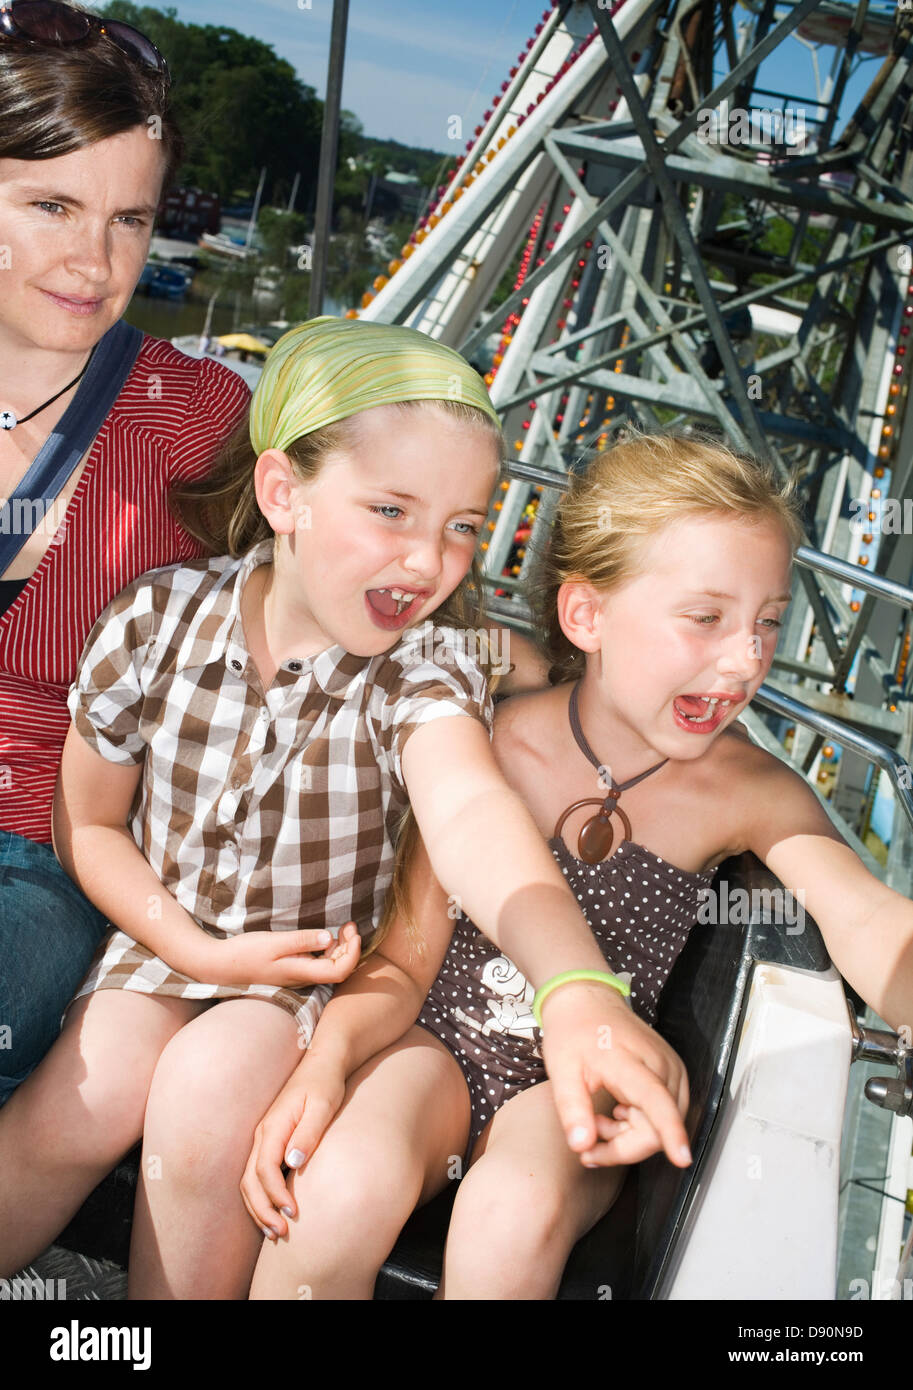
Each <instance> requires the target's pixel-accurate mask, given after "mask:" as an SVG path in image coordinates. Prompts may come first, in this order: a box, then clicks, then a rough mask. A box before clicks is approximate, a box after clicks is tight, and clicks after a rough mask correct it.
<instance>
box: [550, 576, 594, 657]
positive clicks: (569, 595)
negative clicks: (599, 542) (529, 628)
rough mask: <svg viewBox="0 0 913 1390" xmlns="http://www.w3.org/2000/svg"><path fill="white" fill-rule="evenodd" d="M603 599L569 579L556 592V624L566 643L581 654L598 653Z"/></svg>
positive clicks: (584, 581)
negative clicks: (569, 643) (559, 626)
mask: <svg viewBox="0 0 913 1390" xmlns="http://www.w3.org/2000/svg"><path fill="white" fill-rule="evenodd" d="M602 603H603V596H602V595H601V594H600V593H599V592H598V590H596V589H594V588H593V586H592V584H589V583H587V581H586V580H583V579H579V580H578V579H569V580H568V581H567V582H566V583H564V584H562V585H561V588H560V589H559V590H558V599H557V606H558V621H559V623H560V624H561V630H562V632H563V633H564V635H565V637H566V638H567V639H568V641H569V642H573V644H574V646H575V647H577V648H579V650H580V651H582V652H597V651H599V648H600V645H601V642H602Z"/></svg>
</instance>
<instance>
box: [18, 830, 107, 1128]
mask: <svg viewBox="0 0 913 1390" xmlns="http://www.w3.org/2000/svg"><path fill="white" fill-rule="evenodd" d="M106 927H107V918H106V917H105V916H104V914H103V913H101V912H99V911H98V909H97V908H96V907H94V906H93V905H92V903H90V902H89V899H88V898H87V897H85V895H84V894H83V893H81V892H80V890H79V889H78V888H77V887H76V884H75V883H74V882H73V880H72V879H71V878H69V877H68V876H67V874H66V873H65V872H64V870H63V869H62V868H61V866H60V864H59V863H58V862H57V857H56V855H55V854H54V851H53V849H52V847H51V846H50V845H41V844H37V843H36V842H35V841H34V840H26V839H23V837H22V836H21V835H14V834H12V832H11V831H9V830H0V1105H2V1104H3V1102H4V1101H6V1100H8V1099H9V1097H10V1096H11V1095H12V1093H13V1091H15V1089H16V1087H17V1086H18V1085H19V1083H20V1081H24V1080H25V1078H26V1077H27V1076H28V1074H29V1072H30V1071H32V1069H33V1068H34V1067H36V1066H37V1065H38V1063H39V1062H40V1061H41V1059H42V1057H43V1056H44V1054H45V1053H46V1052H47V1050H48V1048H49V1047H50V1046H51V1044H52V1043H53V1041H54V1039H55V1038H56V1037H57V1034H58V1032H59V1031H60V1021H61V1016H62V1014H63V1011H64V1009H65V1008H66V1006H67V1005H68V1004H69V1002H70V1000H71V999H72V998H73V995H74V994H75V993H76V990H77V989H78V987H79V985H80V983H81V981H82V979H83V976H84V975H85V973H86V971H87V970H88V968H89V962H90V961H91V959H92V955H93V953H94V951H95V947H96V946H97V944H98V942H99V941H100V940H101V937H102V936H103V935H104V932H105V929H106Z"/></svg>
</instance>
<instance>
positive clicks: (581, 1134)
mask: <svg viewBox="0 0 913 1390" xmlns="http://www.w3.org/2000/svg"><path fill="white" fill-rule="evenodd" d="M587 1137H588V1136H587V1132H586V1130H585V1129H584V1127H583V1125H576V1126H575V1128H574V1129H572V1130H571V1132H570V1134H569V1135H568V1140H569V1142H570V1143H571V1144H583V1143H584V1142H585V1141H586V1139H587Z"/></svg>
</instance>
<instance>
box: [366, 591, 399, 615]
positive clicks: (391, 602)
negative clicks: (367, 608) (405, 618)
mask: <svg viewBox="0 0 913 1390" xmlns="http://www.w3.org/2000/svg"><path fill="white" fill-rule="evenodd" d="M368 602H369V603H370V605H371V607H372V608H373V609H374V611H375V613H381V614H383V616H384V617H385V618H393V617H395V615H396V609H397V602H396V599H395V598H394V597H393V595H392V594H391V593H390V592H389V591H388V592H387V593H385V594H382V593H381V591H380V589H369V590H368Z"/></svg>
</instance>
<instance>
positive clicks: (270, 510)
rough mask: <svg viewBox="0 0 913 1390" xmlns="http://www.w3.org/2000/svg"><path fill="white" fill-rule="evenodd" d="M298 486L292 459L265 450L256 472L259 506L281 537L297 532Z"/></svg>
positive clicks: (274, 451) (255, 484)
mask: <svg viewBox="0 0 913 1390" xmlns="http://www.w3.org/2000/svg"><path fill="white" fill-rule="evenodd" d="M297 483H298V479H297V478H296V477H295V474H294V472H293V470H292V465H291V462H290V461H289V457H288V455H287V454H284V453H283V452H282V450H281V449H266V450H264V452H263V453H262V454H261V455H260V457H259V458H258V459H257V464H256V467H255V469H254V488H255V490H256V493H257V505H258V506H259V508H260V510H261V512H262V513H263V515H264V516H265V517H266V519H267V521H268V522H269V524H270V526H271V527H272V528H273V530H274V531H275V532H276V534H277V535H290V534H291V533H292V532H293V531H295V530H296V529H297V513H298V512H299V511H300V510H301V503H300V502H298V501H297V498H296V493H297Z"/></svg>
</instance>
